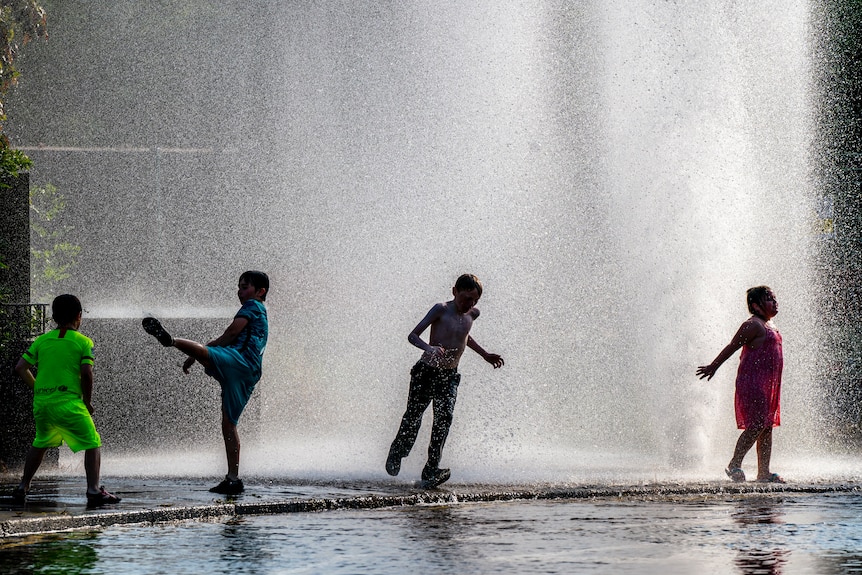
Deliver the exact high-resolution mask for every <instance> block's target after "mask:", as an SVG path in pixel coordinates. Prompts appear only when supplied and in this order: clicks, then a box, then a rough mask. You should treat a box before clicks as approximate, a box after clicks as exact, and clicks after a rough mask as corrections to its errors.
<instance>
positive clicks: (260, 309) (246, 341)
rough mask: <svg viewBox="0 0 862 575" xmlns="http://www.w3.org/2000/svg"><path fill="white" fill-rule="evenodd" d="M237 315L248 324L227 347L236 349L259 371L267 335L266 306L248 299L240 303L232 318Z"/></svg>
mask: <svg viewBox="0 0 862 575" xmlns="http://www.w3.org/2000/svg"><path fill="white" fill-rule="evenodd" d="M238 317H241V318H244V319H247V320H248V324H246V326H245V329H243V330H242V333H240V334H239V337H237V338H236V339H235V340H234V342H233V343H232V344H230V345H229V346H228V347H230V348H233V349H235V350H237V351H238V352H239V353H240V355H242V357H243V358H244V359H245V360H246V361H248V362H249V364H250V365H251V366H252V367H253V368H255V369H256V370H258V371H259V370H260V369H261V361H262V359H263V351H264V350H265V349H266V340H267V338H268V337H269V321H267V319H266V307H265V306H264V305H263V303H261V302H259V301H257V300H256V299H250V300H248V301H246V302H245V303H244V304H242V307H241V308H239V311H238V312H236V315H235V316H234V319H236V318H238Z"/></svg>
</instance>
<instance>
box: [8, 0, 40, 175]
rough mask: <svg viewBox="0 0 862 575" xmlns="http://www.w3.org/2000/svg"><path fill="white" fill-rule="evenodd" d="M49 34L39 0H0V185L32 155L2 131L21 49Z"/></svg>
mask: <svg viewBox="0 0 862 575" xmlns="http://www.w3.org/2000/svg"><path fill="white" fill-rule="evenodd" d="M39 37H44V38H47V37H48V32H47V25H46V16H45V10H44V9H43V8H42V7H41V6H40V5H39V3H38V2H36V0H0V187H7V186H8V184H6V185H4V183H5V182H3V179H4V178H7V177H9V176H12V177H14V176H17V175H18V172H19V171H21V170H27V169H29V168H30V158H28V157H27V156H26V155H25V154H24V153H23V152H22V151H20V150H14V149H12V147H11V146H10V145H9V138H8V137H7V136H6V134H5V133H3V125H2V122H5V121H6V96H7V94H8V93H9V90H11V89H12V87H13V86H15V84H16V83H17V82H18V77H19V76H20V75H21V72H20V71H19V70H18V66H17V60H18V56H19V55H20V53H21V48H23V46H24V45H26V44H27V42H29V41H30V40H32V39H33V38H39Z"/></svg>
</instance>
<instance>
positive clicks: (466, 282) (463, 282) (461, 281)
mask: <svg viewBox="0 0 862 575" xmlns="http://www.w3.org/2000/svg"><path fill="white" fill-rule="evenodd" d="M471 289H474V290H476V291H478V292H479V297H482V282H480V281H479V278H477V277H476V276H474V275H473V274H464V275H462V276H461V277H459V278H458V280H457V281H456V282H455V291H466V290H471Z"/></svg>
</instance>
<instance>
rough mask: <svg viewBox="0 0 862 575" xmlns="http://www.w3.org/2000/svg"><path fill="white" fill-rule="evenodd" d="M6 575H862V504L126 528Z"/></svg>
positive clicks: (353, 516)
mask: <svg viewBox="0 0 862 575" xmlns="http://www.w3.org/2000/svg"><path fill="white" fill-rule="evenodd" d="M0 566H2V567H3V569H2V570H3V572H4V573H24V572H37V573H117V572H122V573H176V574H186V573H187V574H199V573H399V574H400V573H404V572H407V571H408V570H413V571H417V572H420V573H430V572H437V573H663V574H667V573H693V572H697V573H701V574H704V573H740V574H754V573H771V574H777V573H781V574H786V575H790V574H800V573H804V574H808V573H812V574H813V573H816V574H819V575H830V574H844V573H862V495H859V494H854V493H850V494H848V493H841V494H815V495H808V494H797V493H793V494H770V495H762V494H761V495H746V496H739V495H737V496H728V497H725V498H711V499H707V498H704V497H703V496H687V497H680V498H673V499H667V498H662V499H657V500H656V499H653V498H642V499H623V500H620V499H599V500H558V501H517V502H503V503H501V502H497V503H476V504H453V505H435V506H417V507H400V508H387V509H377V510H341V511H330V512H322V513H297V514H287V515H268V516H249V517H242V518H231V519H225V520H222V521H212V522H190V523H181V524H165V525H157V526H118V527H112V528H108V529H105V530H104V531H101V532H88V533H71V534H70V533H67V534H55V535H43V536H39V537H35V538H27V539H18V540H14V541H11V542H5V543H3V544H2V547H0Z"/></svg>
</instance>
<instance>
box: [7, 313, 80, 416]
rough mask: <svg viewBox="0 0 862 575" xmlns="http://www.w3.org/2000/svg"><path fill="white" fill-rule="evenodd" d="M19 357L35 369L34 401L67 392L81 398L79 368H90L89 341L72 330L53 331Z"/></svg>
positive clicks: (50, 399)
mask: <svg viewBox="0 0 862 575" xmlns="http://www.w3.org/2000/svg"><path fill="white" fill-rule="evenodd" d="M22 357H23V358H24V360H25V361H26V362H27V363H29V364H30V365H35V366H36V367H37V368H38V369H37V370H36V385H35V386H34V395H33V401H34V402H36V403H38V402H41V401H54V400H56V399H62V398H63V395H65V394H70V393H71V394H73V395H75V396H77V397H81V395H82V394H81V366H82V365H85V364H88V365H93V340H91V339H90V338H89V337H87V336H85V335H83V334H81V333H78V332H77V331H75V330H72V329H66V330H59V329H55V330H53V331H49V332H48V333H46V334H44V335H40V336H39V337H37V338H36V341H34V342H33V344H32V345H31V346H30V348H29V349H28V350H27V351H25V352H24V354H23V356H22Z"/></svg>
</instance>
